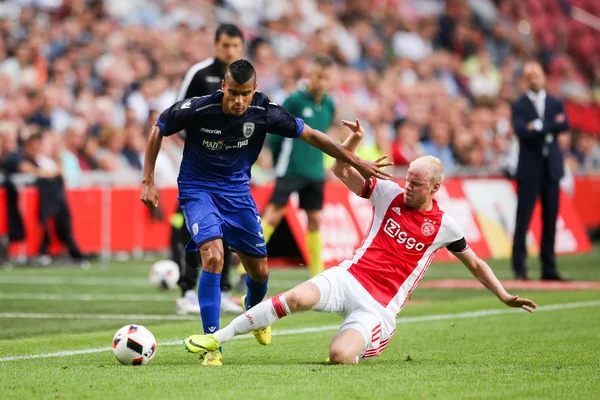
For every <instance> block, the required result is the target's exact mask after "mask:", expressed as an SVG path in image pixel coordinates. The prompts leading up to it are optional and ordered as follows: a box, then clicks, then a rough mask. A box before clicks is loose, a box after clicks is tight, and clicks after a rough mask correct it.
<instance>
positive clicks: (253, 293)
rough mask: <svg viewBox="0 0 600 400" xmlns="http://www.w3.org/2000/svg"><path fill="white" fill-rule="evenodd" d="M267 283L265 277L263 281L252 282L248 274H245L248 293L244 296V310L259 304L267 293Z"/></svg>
mask: <svg viewBox="0 0 600 400" xmlns="http://www.w3.org/2000/svg"><path fill="white" fill-rule="evenodd" d="M267 283H269V278H268V277H267V281H266V282H265V283H258V282H254V281H253V280H252V279H250V275H248V274H246V286H247V287H248V295H247V296H246V310H249V309H251V308H252V307H254V306H255V305H257V304H259V303H260V302H261V301H262V300H263V299H264V298H265V295H266V294H267Z"/></svg>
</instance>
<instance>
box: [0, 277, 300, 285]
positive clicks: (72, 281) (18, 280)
mask: <svg viewBox="0 0 600 400" xmlns="http://www.w3.org/2000/svg"><path fill="white" fill-rule="evenodd" d="M302 282H303V281H302V280H296V279H282V278H276V279H275V278H274V279H273V282H269V287H272V288H275V287H277V288H291V287H294V286H295V285H297V284H299V283H302ZM3 283H6V284H11V285H37V284H40V285H42V284H43V285H83V286H154V284H153V283H152V282H150V280H149V279H146V278H128V277H122V278H98V277H76V278H74V277H65V276H33V275H32V276H24V275H18V276H16V275H14V276H10V275H4V276H0V284H3Z"/></svg>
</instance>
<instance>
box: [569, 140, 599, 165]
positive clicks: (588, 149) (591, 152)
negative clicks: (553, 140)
mask: <svg viewBox="0 0 600 400" xmlns="http://www.w3.org/2000/svg"><path fill="white" fill-rule="evenodd" d="M575 157H577V160H578V161H579V168H580V170H582V171H591V170H593V169H599V168H600V141H599V140H598V137H595V136H592V135H590V134H586V133H583V134H581V135H580V136H579V139H578V140H577V143H576V145H575Z"/></svg>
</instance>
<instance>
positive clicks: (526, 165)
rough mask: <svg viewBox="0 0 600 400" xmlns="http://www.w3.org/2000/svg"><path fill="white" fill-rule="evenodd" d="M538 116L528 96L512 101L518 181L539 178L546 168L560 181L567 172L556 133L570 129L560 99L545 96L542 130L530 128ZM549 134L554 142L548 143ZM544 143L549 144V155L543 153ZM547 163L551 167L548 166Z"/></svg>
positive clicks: (553, 178) (552, 177) (551, 176)
mask: <svg viewBox="0 0 600 400" xmlns="http://www.w3.org/2000/svg"><path fill="white" fill-rule="evenodd" d="M559 114H562V115H563V116H564V120H563V121H562V122H556V116H557V115H559ZM538 118H539V116H538V113H537V110H536V109H535V106H534V105H533V103H532V102H531V100H530V99H529V97H527V96H526V95H523V96H521V97H520V98H519V99H517V101H515V102H514V103H513V105H512V125H513V130H514V131H515V133H516V135H517V136H518V138H519V165H518V167H517V174H516V176H515V177H516V178H517V179H518V180H528V181H536V180H539V179H540V178H541V174H543V173H544V171H548V172H549V174H550V178H551V179H552V180H559V179H560V178H562V177H563V175H564V173H565V171H564V167H563V156H562V153H561V151H560V148H559V147H558V142H557V140H556V139H557V138H556V136H557V135H558V134H559V133H561V132H564V131H566V130H568V129H569V122H568V120H567V115H566V113H565V107H564V105H563V103H562V102H561V101H560V100H558V99H556V98H554V97H551V96H549V95H546V106H545V109H544V118H543V119H542V122H543V128H542V131H540V132H538V131H536V130H529V129H528V128H527V125H528V124H529V123H530V122H532V121H534V120H536V119H538ZM548 133H550V134H552V136H553V140H552V143H548V144H546V134H548ZM545 146H547V147H548V156H547V157H544V154H543V149H544V147H545ZM546 163H547V165H546ZM546 166H547V167H548V168H545V167H546Z"/></svg>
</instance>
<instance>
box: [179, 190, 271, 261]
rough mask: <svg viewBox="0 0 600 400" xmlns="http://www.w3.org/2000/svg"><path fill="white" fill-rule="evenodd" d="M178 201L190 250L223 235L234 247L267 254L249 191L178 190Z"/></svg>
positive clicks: (260, 255) (250, 252)
mask: <svg viewBox="0 0 600 400" xmlns="http://www.w3.org/2000/svg"><path fill="white" fill-rule="evenodd" d="M178 200H179V205H180V206H181V210H182V211H183V216H184V218H185V224H186V226H187V229H188V231H189V232H190V236H191V237H192V240H191V241H190V242H189V243H188V244H187V245H186V247H185V248H186V250H187V251H198V248H199V247H200V246H202V245H203V244H204V243H206V242H210V241H211V240H214V239H224V240H225V242H227V244H228V245H229V246H230V247H231V248H232V249H234V250H239V251H241V252H242V253H244V254H247V255H249V256H252V257H258V258H264V257H266V256H267V244H266V242H265V237H264V235H263V230H262V225H261V223H260V215H259V214H258V209H257V208H256V203H255V202H254V199H253V198H252V196H250V195H246V196H225V195H220V194H214V193H207V192H194V193H185V194H181V193H180V194H179V196H178Z"/></svg>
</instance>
